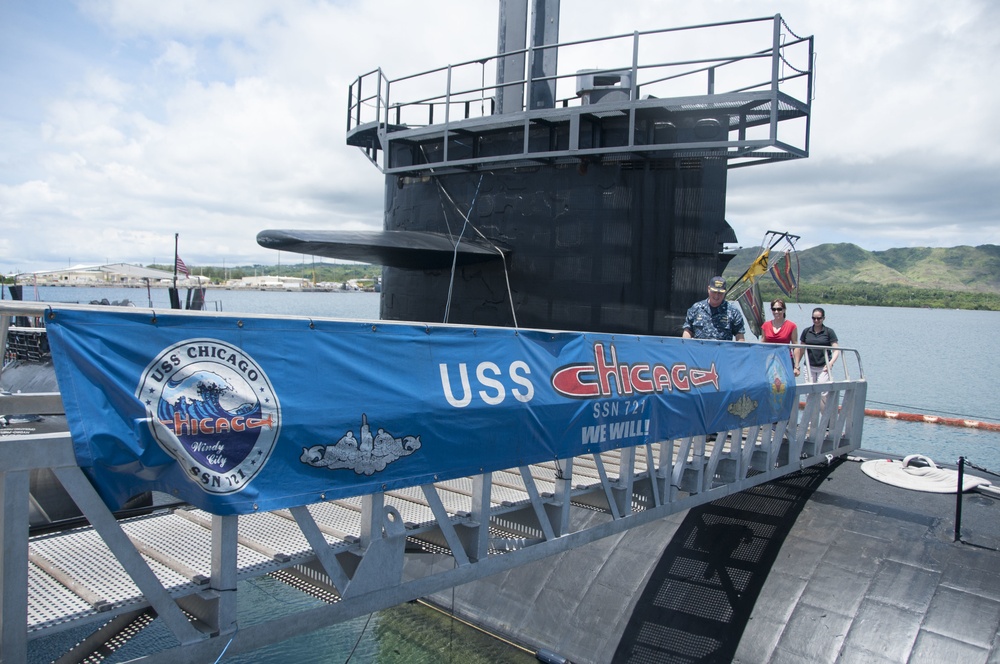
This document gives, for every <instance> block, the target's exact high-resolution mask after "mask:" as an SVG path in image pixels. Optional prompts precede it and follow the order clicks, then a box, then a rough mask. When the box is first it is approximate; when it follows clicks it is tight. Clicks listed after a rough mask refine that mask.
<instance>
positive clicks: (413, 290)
mask: <svg viewBox="0 0 1000 664" xmlns="http://www.w3.org/2000/svg"><path fill="white" fill-rule="evenodd" d="M529 4H530V7H529ZM559 9H560V3H559V1H558V0H532V1H531V2H530V3H529V2H528V0H501V1H500V3H499V10H500V11H499V17H498V49H497V53H496V54H495V55H490V56H487V57H481V58H477V59H472V60H467V61H464V62H460V63H457V64H450V65H446V66H442V67H439V68H436V69H434V70H431V71H428V72H422V73H419V74H407V75H404V76H402V77H399V78H391V77H389V76H388V74H387V73H386V72H383V71H382V70H381V68H376V69H374V70H373V71H371V72H368V73H367V74H364V75H361V76H359V77H358V78H357V79H356V80H355V81H354V82H353V83H352V84H351V86H350V91H349V104H348V109H347V143H348V144H349V145H352V146H356V147H358V148H359V150H360V151H361V152H362V153H363V154H364V155H365V156H366V157H367V158H368V159H369V161H370V162H371V163H372V164H373V165H374V166H375V167H377V168H378V170H379V171H380V172H381V173H382V174H383V176H384V179H385V210H384V222H383V228H382V229H381V230H373V231H343V230H289V229H271V230H264V231H261V232H260V233H259V234H258V236H257V241H258V244H259V245H261V246H263V247H266V248H271V249H276V250H281V251H291V252H296V253H301V254H307V255H313V256H323V257H330V258H338V259H348V260H355V261H360V262H368V263H372V264H376V265H381V266H382V289H381V301H380V317H381V318H382V319H383V320H394V321H421V322H445V323H455V324H469V325H489V326H509V327H531V328H542V329H556V330H578V331H594V332H609V333H628V334H650V335H659V336H678V335H680V332H681V325H682V323H683V319H684V315H685V313H686V311H687V309H688V307H689V306H690V305H691V304H692V303H693V302H694V301H696V300H699V299H702V298H703V297H704V296H705V284H706V283H707V282H708V280H709V279H710V278H711V277H712V276H713V275H717V274H722V272H723V270H724V268H725V267H726V264H727V263H728V262H729V260H730V258H731V257H732V254H731V253H728V252H727V250H726V249H727V245H730V244H733V243H736V242H737V236H736V233H735V231H734V230H733V227H732V226H731V225H730V224H729V223H728V222H727V220H726V186H727V180H728V173H729V170H730V169H734V168H742V167H746V166H751V165H758V164H765V163H773V162H777V161H786V160H789V159H798V158H805V157H807V156H808V146H809V126H810V124H809V117H810V112H811V99H812V86H813V68H812V62H813V44H812V38H811V37H805V38H802V37H798V36H796V35H794V33H792V32H791V31H790V29H788V28H787V24H786V23H785V22H784V21H783V20H782V19H781V17H780V15H779V16H772V17H765V18H761V19H752V20H747V21H731V22H722V23H717V24H711V25H700V26H693V27H690V28H666V29H658V30H644V31H636V32H634V33H628V34H621V35H607V36H602V37H597V38H593V39H588V40H582V41H572V42H566V43H560V41H559ZM747 40H749V41H747ZM746 43H751V44H753V46H751V48H750V50H749V51H745V52H743V51H738V50H737V44H738V45H739V47H740V48H743V47H744V44H746ZM682 47H684V48H688V47H690V49H694V51H691V50H679V49H681V48H682ZM710 49H715V50H716V51H721V52H722V53H723V55H718V54H716V55H712V52H713V51H712V50H710ZM597 53H600V54H601V57H602V60H603V59H604V58H606V59H607V61H606V63H604V65H603V66H602V67H601V68H599V69H595V68H592V67H591V68H588V67H585V66H583V65H584V64H586V62H587V61H590V58H591V56H592V55H594V54H597ZM735 53H742V54H741V55H736V54H735ZM582 54H586V57H583V56H582ZM678 58H679V59H678ZM487 81H488V82H487Z"/></svg>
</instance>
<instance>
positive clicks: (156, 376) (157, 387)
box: [136, 339, 280, 494]
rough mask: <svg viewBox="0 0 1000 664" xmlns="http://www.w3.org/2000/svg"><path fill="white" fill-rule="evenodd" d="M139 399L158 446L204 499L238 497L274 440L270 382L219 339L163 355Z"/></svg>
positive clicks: (276, 411)
mask: <svg viewBox="0 0 1000 664" xmlns="http://www.w3.org/2000/svg"><path fill="white" fill-rule="evenodd" d="M136 397H137V398H139V399H141V400H142V402H143V404H145V406H146V411H147V412H148V413H149V427H150V430H151V431H152V434H153V437H154V438H155V439H156V442H157V443H159V445H160V447H162V448H163V449H164V450H165V451H166V452H167V453H169V454H170V455H171V456H173V457H174V458H175V459H177V461H178V462H180V463H181V464H183V465H184V466H185V469H186V472H187V474H188V477H189V478H190V479H191V480H192V481H194V482H195V483H196V484H198V486H200V487H201V488H202V489H203V490H204V491H207V492H209V493H214V494H226V493H235V492H237V491H240V490H242V489H243V487H245V486H246V485H247V484H249V483H250V481H251V480H252V479H253V478H254V476H255V475H256V474H257V473H258V472H260V469H261V468H263V467H264V464H265V463H267V460H268V458H269V457H270V455H271V451H272V450H273V449H274V445H275V442H277V440H278V431H279V429H280V426H279V424H280V422H279V411H280V409H279V407H278V398H277V396H276V395H275V393H274V388H273V387H272V386H271V382H270V381H269V380H268V378H267V376H266V375H265V374H264V371H263V370H262V369H261V368H260V366H259V365H258V364H257V363H256V362H255V361H254V360H253V358H251V357H250V356H249V355H247V354H246V353H245V352H244V351H242V350H240V349H239V348H237V347H235V346H232V345H230V344H228V343H225V342H223V341H219V340H217V339H188V340H187V341H183V342H181V343H178V344H175V345H173V346H171V347H169V348H167V349H165V350H163V351H162V352H161V353H160V354H159V355H158V356H157V357H156V359H154V360H153V361H152V362H150V363H149V365H148V366H147V367H146V369H145V371H143V374H142V380H141V381H140V383H139V387H138V389H137V390H136Z"/></svg>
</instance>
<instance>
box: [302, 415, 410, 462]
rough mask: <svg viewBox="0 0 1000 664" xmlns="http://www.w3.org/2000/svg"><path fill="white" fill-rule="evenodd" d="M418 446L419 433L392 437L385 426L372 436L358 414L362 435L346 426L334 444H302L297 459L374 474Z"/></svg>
mask: <svg viewBox="0 0 1000 664" xmlns="http://www.w3.org/2000/svg"><path fill="white" fill-rule="evenodd" d="M418 449H420V436H404V437H402V438H394V437H393V435H392V434H391V433H389V432H388V431H386V430H385V429H379V430H378V432H377V433H376V434H375V435H374V436H372V432H371V427H369V426H368V416H367V415H366V414H364V413H362V414H361V437H360V439H358V438H355V437H354V432H353V431H350V430H348V431H347V433H345V434H344V435H343V436H342V437H341V439H340V440H338V441H337V442H336V443H335V444H333V445H313V446H312V447H303V448H302V456H301V457H299V461H301V462H302V463H305V464H308V465H310V466H315V467H316V468H329V469H330V470H337V469H339V468H347V469H350V470H353V471H354V472H355V473H357V474H358V475H373V474H375V473H377V472H378V471H380V470H385V467H386V466H388V465H389V464H390V463H392V462H393V461H396V460H398V459H400V458H402V457H404V456H409V455H410V454H413V453H414V452H416V451H417V450H418Z"/></svg>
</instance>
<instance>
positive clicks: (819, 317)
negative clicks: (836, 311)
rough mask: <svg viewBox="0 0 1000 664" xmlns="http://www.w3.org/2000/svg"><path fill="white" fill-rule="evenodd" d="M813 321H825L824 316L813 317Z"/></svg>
mask: <svg viewBox="0 0 1000 664" xmlns="http://www.w3.org/2000/svg"><path fill="white" fill-rule="evenodd" d="M813 320H823V317H822V316H813Z"/></svg>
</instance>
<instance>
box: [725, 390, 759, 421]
mask: <svg viewBox="0 0 1000 664" xmlns="http://www.w3.org/2000/svg"><path fill="white" fill-rule="evenodd" d="M726 410H728V411H729V414H730V415H735V416H736V417H738V418H740V419H741V420H742V419H746V417H747V416H748V415H749V414H750V413H752V412H753V411H755V410H757V402H756V401H755V400H754V399H751V398H750V397H748V396H747V395H745V394H744V395H743V396H741V397H740V398H739V399H737V400H736V401H734V402H733V403H731V404H729V407H728V408H726Z"/></svg>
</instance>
